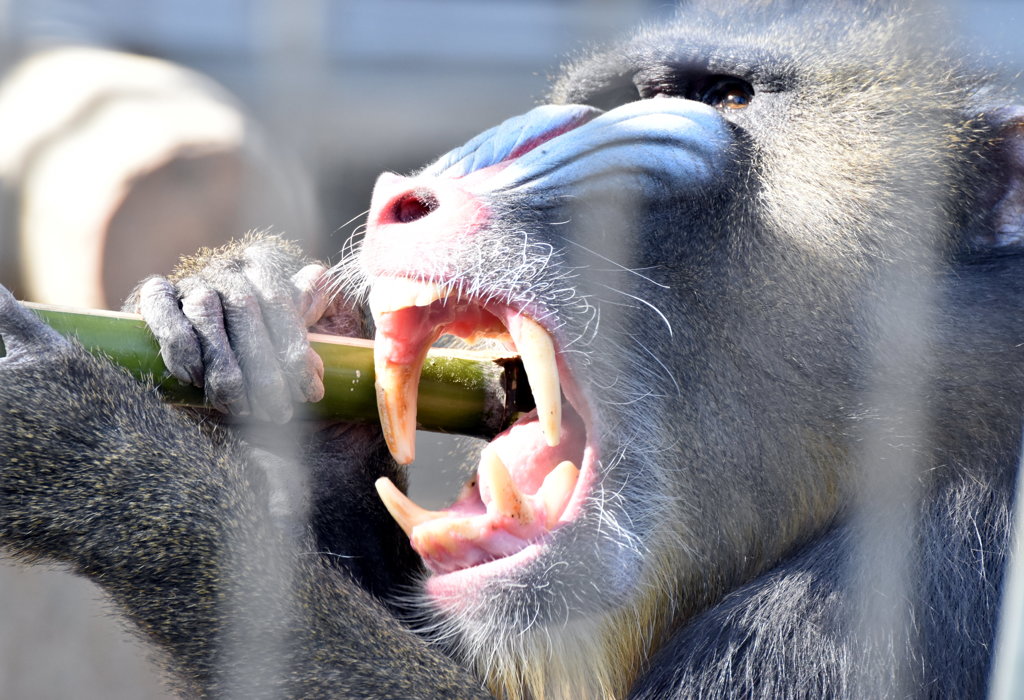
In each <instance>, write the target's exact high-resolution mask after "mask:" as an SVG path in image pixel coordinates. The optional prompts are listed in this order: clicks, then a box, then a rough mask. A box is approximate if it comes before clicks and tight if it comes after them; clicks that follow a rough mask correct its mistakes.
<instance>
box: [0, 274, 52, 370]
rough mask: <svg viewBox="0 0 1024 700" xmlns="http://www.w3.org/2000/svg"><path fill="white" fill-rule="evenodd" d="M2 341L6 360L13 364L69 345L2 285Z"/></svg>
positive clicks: (0, 287)
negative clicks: (45, 350)
mask: <svg viewBox="0 0 1024 700" xmlns="http://www.w3.org/2000/svg"><path fill="white" fill-rule="evenodd" d="M0 337H2V338H3V345H4V352H5V357H6V358H8V359H11V360H14V359H17V358H18V357H20V356H24V355H28V354H32V353H35V352H39V351H41V350H44V349H52V348H56V347H60V346H63V345H67V344H68V340H67V339H66V338H64V337H63V336H61V334H60V333H58V332H57V331H55V330H53V329H52V328H50V326H48V325H46V323H44V322H43V320H42V319H41V318H39V316H38V315H36V314H35V313H33V312H32V311H31V310H29V309H27V308H25V307H24V306H22V305H21V304H19V303H18V301H17V300H16V299H15V298H14V295H13V294H11V293H10V292H9V291H8V290H7V288H6V287H4V286H3V285H0Z"/></svg>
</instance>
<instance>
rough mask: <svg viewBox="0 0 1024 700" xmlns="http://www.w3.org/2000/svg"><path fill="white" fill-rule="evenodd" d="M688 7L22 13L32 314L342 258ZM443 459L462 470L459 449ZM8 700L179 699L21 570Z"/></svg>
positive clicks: (88, 604) (132, 7)
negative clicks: (384, 207)
mask: <svg viewBox="0 0 1024 700" xmlns="http://www.w3.org/2000/svg"><path fill="white" fill-rule="evenodd" d="M673 7H674V4H673V3H671V2H667V1H666V0H492V1H491V2H479V0H362V1H357V0H0V70H2V71H3V73H2V74H3V75H5V76H6V78H5V79H4V80H3V82H0V281H2V282H3V283H5V284H7V285H8V286H12V287H14V288H15V289H16V290H17V292H18V294H19V296H21V297H22V298H28V299H33V300H37V301H48V302H51V303H65V304H74V305H82V306H96V307H100V306H106V307H109V308H118V307H119V306H120V304H121V300H122V299H123V298H124V296H125V294H127V292H128V290H129V289H130V288H131V286H132V284H133V283H134V282H135V281H137V280H138V279H140V278H142V277H143V276H145V275H147V274H150V273H157V272H166V271H167V270H168V269H169V268H170V266H171V264H172V263H173V260H175V259H176V258H177V257H178V255H180V254H181V253H184V252H189V251H192V250H194V249H195V248H197V247H198V246H200V245H208V244H216V243H219V242H221V241H223V240H226V239H227V238H229V237H231V236H233V235H237V234H239V233H241V232H244V231H245V230H247V229H249V228H273V229H276V230H279V231H283V232H287V233H288V234H289V235H290V236H291V237H293V238H296V239H298V240H300V241H302V242H303V244H304V245H305V246H306V247H307V249H308V250H310V252H312V253H313V254H315V255H317V256H319V257H324V258H327V257H330V256H332V255H334V254H335V252H336V251H337V250H338V249H339V248H340V247H341V245H342V243H343V242H344V241H345V239H346V238H347V237H348V236H349V235H350V234H351V232H352V230H353V229H354V228H355V226H356V225H358V223H359V221H360V215H361V213H363V212H364V210H365V209H366V207H367V205H368V202H369V195H370V190H371V188H372V185H373V182H374V179H375V177H376V175H377V174H378V173H379V172H381V171H382V170H393V171H397V172H407V171H410V170H412V169H414V168H416V167H418V166H419V165H422V164H424V163H425V162H427V161H429V160H431V159H432V158H434V157H436V156H437V155H440V154H441V153H443V152H444V151H446V150H448V149H449V148H451V147H453V146H456V145H458V144H461V143H462V142H464V141H465V140H466V139H467V138H469V137H470V136H472V135H474V134H476V133H478V132H479V131H481V130H483V129H484V128H487V127H489V126H491V125H493V124H495V123H497V122H499V121H501V120H502V119H504V118H506V117H508V116H511V115H515V114H519V113H521V112H523V111H526V110H527V109H528V108H529V107H531V106H532V105H533V104H535V103H536V102H538V101H539V100H541V99H542V98H543V96H544V94H545V90H546V86H547V84H548V78H549V76H551V75H552V74H554V73H555V72H557V69H558V66H559V63H560V61H562V60H563V59H564V58H565V57H566V56H571V55H572V54H573V53H574V52H578V51H581V50H583V49H585V47H587V46H589V45H591V44H593V43H594V42H601V41H605V40H608V39H612V38H615V37H616V36H619V35H620V34H623V33H625V32H627V31H628V30H629V28H630V27H632V26H633V25H635V24H637V23H638V22H640V21H644V20H657V19H658V18H660V17H665V16H668V15H670V14H671V13H672V11H673ZM950 11H951V12H952V13H953V14H954V16H955V18H956V22H957V25H958V26H959V27H960V28H961V30H962V31H963V32H964V35H965V37H966V38H967V39H968V40H970V41H973V42H975V44H976V45H977V46H978V50H979V51H985V52H988V53H991V54H992V55H993V56H994V57H996V58H997V63H1001V64H1002V65H1005V66H1009V67H1010V68H1011V69H1014V70H1020V69H1024V42H1021V41H1020V36H1021V29H1022V27H1024V20H1022V15H1024V3H1021V2H1020V0H962V1H960V2H955V3H952V4H950ZM154 59H159V60H154ZM1012 78H1013V79H1015V80H1016V81H1017V82H1018V85H1020V83H1021V78H1020V75H1019V74H1017V75H1016V76H1012ZM425 441H429V442H430V443H431V445H432V449H431V450H430V451H429V452H430V453H431V454H432V455H433V456H434V458H435V459H436V458H437V457H438V455H440V456H441V459H440V461H442V462H443V461H444V460H445V457H444V455H445V454H446V453H447V452H448V451H452V450H454V451H458V448H457V447H454V446H453V445H452V444H451V443H448V442H446V441H444V440H439V439H437V438H434V437H432V436H431V437H428V436H424V435H421V436H420V443H421V445H422V443H424V442H425ZM422 451H423V450H422V447H421V452H422ZM428 459H429V458H428ZM452 460H453V461H456V460H457V458H454V457H453V458H452ZM422 461H426V460H422ZM452 471H453V472H454V475H453V474H452V473H448V474H447V475H446V478H447V479H448V480H455V481H457V480H458V478H459V476H458V471H457V470H454V469H453V470H452ZM413 473H414V476H418V478H419V485H417V484H414V487H416V488H418V489H420V492H421V493H422V496H421V497H420V500H422V501H424V502H425V504H427V505H429V504H430V499H432V498H436V497H437V496H434V495H432V493H433V492H432V491H431V490H430V489H429V488H428V487H427V486H424V485H423V484H424V483H425V482H426V480H427V477H424V476H423V472H418V473H417V472H416V471H415V470H414V472H413ZM435 477H436V475H433V476H430V477H429V479H430V480H434V479H435ZM454 490H455V488H454V487H452V486H448V485H446V486H443V487H442V488H441V489H439V490H438V492H439V493H452V492H454ZM0 697H2V698H13V699H20V698H31V699H37V698H38V699H43V698H83V699H89V698H111V699H112V698H159V697H166V695H165V693H164V691H162V689H161V686H160V682H159V679H158V677H157V676H156V674H155V673H154V672H153V671H152V670H151V668H150V667H149V666H148V664H147V663H146V662H145V660H144V658H143V652H142V651H141V649H140V648H139V647H138V646H136V645H135V644H134V643H133V642H132V640H131V639H130V637H129V636H128V635H127V634H125V633H124V631H123V630H122V629H120V628H119V626H118V624H117V623H116V621H114V620H112V619H111V617H110V616H109V615H108V614H107V613H106V611H105V610H104V606H103V602H102V600H101V599H100V596H99V594H98V592H97V591H96V590H95V589H93V588H92V587H91V586H90V585H89V584H86V583H84V582H81V581H78V580H76V579H74V578H72V577H70V576H67V575H64V574H61V573H59V572H45V571H42V570H41V569H33V570H29V571H22V570H17V569H14V568H13V567H9V566H5V565H2V564H0Z"/></svg>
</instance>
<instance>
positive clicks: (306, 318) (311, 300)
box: [292, 263, 333, 328]
mask: <svg viewBox="0 0 1024 700" xmlns="http://www.w3.org/2000/svg"><path fill="white" fill-rule="evenodd" d="M326 275H327V268H326V267H324V266H323V265H321V264H320V263H314V264H312V265H306V266H305V267H304V268H302V269H301V270H299V271H298V272H296V273H295V274H294V275H292V286H294V287H295V289H296V291H298V294H299V296H298V300H297V302H296V303H297V306H298V311H299V315H301V316H302V322H303V325H305V326H306V327H307V328H309V327H310V326H312V325H314V324H315V323H316V322H317V321H319V320H320V319H321V318H322V317H323V315H324V312H325V311H326V310H327V307H328V306H330V304H331V298H332V296H333V295H331V294H328V293H327V284H326V282H327V277H326Z"/></svg>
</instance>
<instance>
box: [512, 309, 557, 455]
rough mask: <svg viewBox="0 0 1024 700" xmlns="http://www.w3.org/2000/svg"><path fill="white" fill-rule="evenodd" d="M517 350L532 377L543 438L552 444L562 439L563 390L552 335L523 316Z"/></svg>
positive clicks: (529, 375) (534, 397)
mask: <svg viewBox="0 0 1024 700" xmlns="http://www.w3.org/2000/svg"><path fill="white" fill-rule="evenodd" d="M520 319H521V325H520V328H519V333H518V335H517V337H516V338H515V342H516V349H517V350H518V351H519V354H520V356H521V357H522V358H523V367H524V368H525V369H526V376H527V377H528V378H529V380H530V389H531V390H532V391H533V399H534V401H535V402H536V404H537V418H538V420H539V422H540V428H541V431H542V432H543V433H544V440H545V442H547V444H548V445H549V446H551V447H555V446H556V445H558V443H559V442H561V441H562V391H561V384H560V383H559V379H558V364H557V363H556V362H555V343H554V341H553V340H552V339H551V335H550V334H549V333H548V332H547V331H546V330H544V328H542V327H541V325H540V324H539V323H537V322H536V321H534V320H533V319H530V318H527V317H525V316H521V317H520Z"/></svg>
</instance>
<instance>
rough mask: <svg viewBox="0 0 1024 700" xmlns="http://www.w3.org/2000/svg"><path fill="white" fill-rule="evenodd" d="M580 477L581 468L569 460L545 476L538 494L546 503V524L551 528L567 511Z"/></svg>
mask: <svg viewBox="0 0 1024 700" xmlns="http://www.w3.org/2000/svg"><path fill="white" fill-rule="evenodd" d="M579 478H580V470H579V469H577V468H576V465H575V464H573V463H572V462H570V461H568V460H566V461H564V462H561V463H560V464H559V465H558V466H557V467H555V468H554V469H552V470H551V471H550V472H549V473H548V475H547V476H545V477H544V482H543V483H542V484H541V485H540V489H538V490H537V495H538V496H540V497H541V500H542V501H543V503H544V524H545V525H546V526H547V527H548V529H549V530H550V529H551V528H553V527H554V526H555V525H556V524H557V523H558V519H559V518H560V517H561V515H562V513H563V511H565V506H566V505H567V504H568V503H569V499H570V498H571V497H572V492H573V491H574V490H575V489H576V482H577V481H579Z"/></svg>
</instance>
